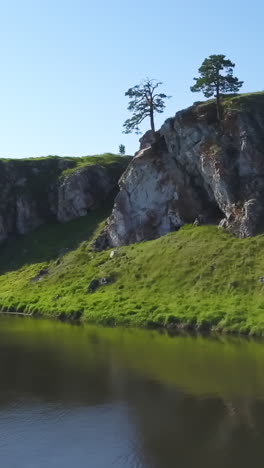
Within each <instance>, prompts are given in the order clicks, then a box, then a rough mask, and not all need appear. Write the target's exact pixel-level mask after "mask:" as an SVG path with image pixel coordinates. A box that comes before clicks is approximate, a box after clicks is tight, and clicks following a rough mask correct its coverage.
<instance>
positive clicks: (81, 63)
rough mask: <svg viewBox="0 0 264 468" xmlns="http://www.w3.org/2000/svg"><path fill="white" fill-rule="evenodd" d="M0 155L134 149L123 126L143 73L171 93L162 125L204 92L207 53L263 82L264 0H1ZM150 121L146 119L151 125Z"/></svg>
mask: <svg viewBox="0 0 264 468" xmlns="http://www.w3.org/2000/svg"><path fill="white" fill-rule="evenodd" d="M0 5H1V10H0V48H1V55H0V57H1V73H0V109H1V113H0V115H1V122H0V156H1V157H27V156H40V155H48V154H58V155H76V156H80V155H87V154H96V153H102V152H108V151H110V152H117V151H118V146H119V144H120V143H123V144H124V145H125V146H126V150H127V153H130V154H132V153H134V152H135V151H136V150H137V149H138V136H137V135H128V136H127V135H123V134H122V124H123V122H124V120H125V119H126V118H127V117H129V114H128V112H127V110H126V108H127V104H128V101H127V98H126V97H125V96H124V93H125V91H126V90H127V89H128V88H129V87H131V86H134V85H135V84H137V83H138V82H140V81H141V80H142V79H143V78H145V77H147V76H148V77H150V78H157V79H159V80H161V81H163V83H164V86H163V90H164V92H166V93H168V94H171V95H172V96H173V97H172V99H171V100H170V101H169V102H168V105H167V108H166V110H165V112H164V114H161V115H160V116H159V117H158V119H157V127H159V126H160V124H161V123H162V122H163V121H164V119H165V118H167V117H170V116H172V115H174V114H175V112H176V111H177V110H180V109H181V108H184V107H186V106H188V105H190V104H192V102H193V101H196V100H198V99H200V96H199V95H197V94H193V93H191V92H190V91H189V87H190V85H191V84H192V78H193V77H194V76H196V75H197V69H198V68H199V66H200V64H201V62H202V60H203V59H204V58H205V57H207V56H208V55H210V54H213V53H216V54H217V53H223V54H226V55H227V57H228V58H230V59H231V60H233V61H234V62H235V63H236V64H237V66H236V69H235V74H236V75H237V76H238V77H239V78H240V79H242V80H244V81H245V84H244V87H243V91H244V92H247V91H257V90H263V89H264V61H263V51H264V35H263V17H264V6H263V3H262V2H261V1H260V0H257V1H254V0H252V1H251V2H248V1H247V2H246V1H245V0H239V1H238V0H232V1H230V0H222V1H221V2H215V3H212V2H211V1H208V0H199V1H197V0H189V1H188V0H185V1H183V0H181V1H179V0H178V1H177V0H163V1H160V0H158V1H157V0H152V1H150V0H133V1H126V0H92V1H91V0H45V1H44V0H8V1H7V0H0ZM147 128H148V126H147V125H145V126H143V127H142V130H146V129H147Z"/></svg>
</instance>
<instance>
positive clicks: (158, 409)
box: [0, 317, 264, 468]
mask: <svg viewBox="0 0 264 468" xmlns="http://www.w3.org/2000/svg"><path fill="white" fill-rule="evenodd" d="M263 441H264V343H263V342H261V341H255V340H250V339H242V338H227V337H224V336H218V337H213V336H212V337H201V336H197V337H191V336H174V337H172V336H169V335H167V334H165V333H161V332H157V331H147V330H134V329H122V328H113V329H111V328H103V327H96V326H76V325H70V324H65V323H60V322H56V321H47V320H36V319H30V318H21V317H1V318H0V466H1V468H2V467H3V468H82V467H86V468H87V467H88V468H110V467H114V468H176V467H178V468H194V467H195V468H212V467H214V468H218V467H219V468H220V467H221V468H223V467H225V468H228V467H230V468H231V467H232V468H243V467H247V468H248V467H249V466H253V467H254V468H258V467H262V466H263Z"/></svg>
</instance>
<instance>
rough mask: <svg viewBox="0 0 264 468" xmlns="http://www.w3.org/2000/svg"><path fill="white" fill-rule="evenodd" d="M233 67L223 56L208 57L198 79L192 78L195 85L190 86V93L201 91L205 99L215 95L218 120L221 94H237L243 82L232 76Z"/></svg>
mask: <svg viewBox="0 0 264 468" xmlns="http://www.w3.org/2000/svg"><path fill="white" fill-rule="evenodd" d="M234 67H235V64H234V63H232V62H231V60H228V59H226V58H225V55H210V56H209V57H208V58H206V59H205V60H204V61H203V63H202V65H201V66H200V68H199V73H200V77H199V78H194V80H195V81H196V83H195V84H194V85H193V86H191V91H192V92H200V91H202V92H203V94H204V96H205V97H207V98H210V97H212V96H214V95H215V97H216V107H217V117H218V120H220V119H221V106H220V97H221V94H225V93H237V92H238V91H239V90H240V88H241V86H242V85H243V81H239V80H238V78H236V77H234V76H233V68H234ZM221 71H223V72H224V73H221Z"/></svg>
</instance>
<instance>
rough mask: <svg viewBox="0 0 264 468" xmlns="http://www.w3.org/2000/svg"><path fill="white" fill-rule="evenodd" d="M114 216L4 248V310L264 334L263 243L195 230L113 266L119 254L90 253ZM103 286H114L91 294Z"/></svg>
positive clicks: (138, 249)
mask: <svg viewBox="0 0 264 468" xmlns="http://www.w3.org/2000/svg"><path fill="white" fill-rule="evenodd" d="M106 215H107V210H106V211H105V212H101V211H99V212H97V213H96V214H95V213H91V214H89V215H87V216H86V217H83V218H82V219H79V220H75V221H72V222H70V223H67V224H65V225H63V226H62V225H57V224H54V225H50V226H45V227H41V228H39V229H38V230H37V231H36V232H34V233H31V234H30V235H27V236H23V237H21V238H20V239H18V240H14V241H9V242H8V243H6V244H5V245H3V246H2V251H1V276H0V291H1V292H0V305H1V307H2V309H3V310H5V311H19V312H24V313H33V314H44V315H49V316H53V317H60V318H62V319H63V318H71V319H74V318H78V319H80V320H82V321H94V322H98V323H104V324H111V325H115V324H123V325H140V326H142V325H144V326H145V325H147V326H164V325H165V326H167V327H169V328H171V327H174V326H179V327H180V328H183V329H189V328H198V329H199V330H208V329H209V328H213V329H217V330H224V331H232V332H233V331H236V332H242V333H251V334H262V333H264V289H263V288H264V286H263V285H262V284H261V283H260V282H259V277H260V276H262V275H263V268H264V249H263V247H264V236H263V235H260V236H257V237H255V238H248V239H243V240H239V239H236V238H235V237H232V236H231V235H230V234H228V233H226V232H224V231H223V230H220V231H219V230H218V229H217V228H216V227H214V226H203V227H193V226H186V227H184V228H182V229H180V230H179V231H178V232H176V233H170V234H167V235H166V236H164V237H161V238H159V239H157V240H153V241H148V242H143V243H139V244H135V245H131V246H126V247H121V248H120V249H118V252H117V253H116V255H115V256H114V257H113V258H110V252H111V250H106V251H104V252H100V253H94V252H93V251H92V250H91V244H90V240H91V239H92V238H93V236H94V235H95V234H96V232H98V230H99V229H100V226H101V225H100V223H101V221H102V219H103V218H104V217H105V216H106ZM84 239H85V240H84ZM66 249H69V250H66ZM41 270H42V271H45V272H46V274H43V275H42V276H41V275H39V272H40V271H41ZM103 277H107V278H109V279H110V280H111V282H110V283H109V284H107V285H103V286H100V287H98V289H97V290H96V291H95V292H88V286H89V284H90V283H91V281H92V280H94V279H100V278H103Z"/></svg>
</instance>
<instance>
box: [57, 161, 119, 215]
mask: <svg viewBox="0 0 264 468" xmlns="http://www.w3.org/2000/svg"><path fill="white" fill-rule="evenodd" d="M116 184H117V180H115V179H114V178H113V177H111V176H110V174H109V171H107V169H106V168H105V167H101V166H97V165H95V166H88V167H84V168H82V169H79V170H78V171H76V172H74V173H73V174H71V175H69V176H68V177H66V178H65V180H63V181H62V183H61V184H60V185H59V188H58V210H57V219H58V221H60V222H65V221H70V220H72V219H74V218H78V217H80V216H85V215H86V214H87V213H88V211H89V210H91V209H94V208H95V207H97V206H98V205H100V204H101V203H102V202H103V201H104V200H106V199H107V196H108V195H110V194H111V192H113V190H114V189H115V188H116Z"/></svg>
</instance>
